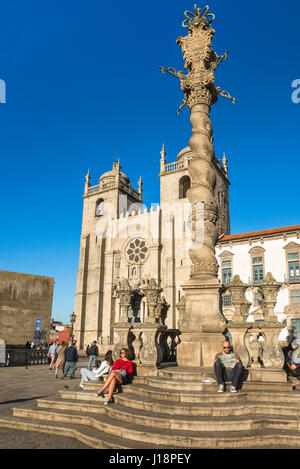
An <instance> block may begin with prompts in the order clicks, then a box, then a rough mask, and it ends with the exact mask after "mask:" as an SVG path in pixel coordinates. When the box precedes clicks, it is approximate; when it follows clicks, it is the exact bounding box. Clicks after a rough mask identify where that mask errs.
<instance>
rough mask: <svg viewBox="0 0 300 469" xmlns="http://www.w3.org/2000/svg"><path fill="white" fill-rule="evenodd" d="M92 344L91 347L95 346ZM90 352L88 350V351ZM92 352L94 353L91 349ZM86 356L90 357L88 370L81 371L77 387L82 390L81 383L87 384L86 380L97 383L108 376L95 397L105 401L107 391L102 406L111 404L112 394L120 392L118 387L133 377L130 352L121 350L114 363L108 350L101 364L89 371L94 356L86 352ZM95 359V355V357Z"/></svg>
mask: <svg viewBox="0 0 300 469" xmlns="http://www.w3.org/2000/svg"><path fill="white" fill-rule="evenodd" d="M95 343H96V342H94V344H92V346H93V345H95ZM89 350H90V349H89ZM92 352H95V350H94V349H93V350H92ZM87 354H88V356H89V357H90V360H89V365H88V368H82V369H81V370H80V371H81V377H82V378H81V382H80V384H79V386H80V387H81V388H83V383H84V382H87V381H88V380H91V381H99V380H101V378H102V377H103V375H108V376H107V378H106V380H105V382H104V384H103V386H102V387H101V389H100V390H99V391H98V392H97V394H96V395H97V396H98V397H101V398H103V399H105V395H104V391H105V390H106V389H108V396H107V398H106V399H105V402H104V404H105V405H108V404H113V403H114V397H113V393H114V392H115V391H116V390H118V391H119V390H120V386H121V385H122V384H127V383H129V382H130V380H131V379H132V377H133V363H132V361H131V360H130V352H129V350H128V349H127V348H122V349H121V350H120V358H119V359H118V360H116V361H115V362H114V360H113V357H112V350H108V351H107V352H106V354H105V357H104V360H103V362H102V363H101V364H100V366H99V367H98V368H96V369H94V370H92V371H91V369H90V367H91V363H92V361H93V360H94V359H95V358H94V357H95V354H94V353H92V354H89V353H88V350H87ZM96 358H97V355H96Z"/></svg>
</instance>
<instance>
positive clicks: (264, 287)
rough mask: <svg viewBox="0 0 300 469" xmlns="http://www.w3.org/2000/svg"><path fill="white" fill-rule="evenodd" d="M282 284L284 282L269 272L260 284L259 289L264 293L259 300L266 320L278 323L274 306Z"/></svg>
mask: <svg viewBox="0 0 300 469" xmlns="http://www.w3.org/2000/svg"><path fill="white" fill-rule="evenodd" d="M281 286H282V283H280V282H276V280H275V279H274V277H273V275H272V274H271V273H270V272H268V273H267V275H266V276H265V279H264V280H263V282H261V283H260V284H259V288H258V291H259V293H260V294H261V295H262V299H261V300H259V304H260V307H261V309H262V312H263V315H264V318H265V321H267V322H271V323H278V319H277V316H276V314H275V313H274V308H275V305H276V302H277V294H278V291H279V290H280V288H281Z"/></svg>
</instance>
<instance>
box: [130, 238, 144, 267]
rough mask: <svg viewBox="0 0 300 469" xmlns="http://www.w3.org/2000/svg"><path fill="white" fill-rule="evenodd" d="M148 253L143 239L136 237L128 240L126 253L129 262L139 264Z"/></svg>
mask: <svg viewBox="0 0 300 469" xmlns="http://www.w3.org/2000/svg"><path fill="white" fill-rule="evenodd" d="M147 254H148V248H147V246H146V243H145V241H143V240H141V239H139V238H137V239H135V240H134V241H132V242H130V243H129V245H128V247H127V249H126V255H127V259H128V260H129V262H130V263H133V262H134V263H135V264H139V263H141V262H144V261H145V259H146V256H147Z"/></svg>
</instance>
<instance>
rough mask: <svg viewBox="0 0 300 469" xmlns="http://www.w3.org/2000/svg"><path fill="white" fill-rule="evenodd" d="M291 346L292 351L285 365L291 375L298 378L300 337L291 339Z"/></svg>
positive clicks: (299, 373) (299, 374) (299, 376)
mask: <svg viewBox="0 0 300 469" xmlns="http://www.w3.org/2000/svg"><path fill="white" fill-rule="evenodd" d="M291 347H292V351H291V352H290V353H291V355H290V360H289V361H288V362H287V365H288V367H289V370H290V373H291V375H292V376H294V377H295V378H298V379H299V380H300V339H295V340H293V342H292V343H291Z"/></svg>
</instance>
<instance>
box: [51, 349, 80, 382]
mask: <svg viewBox="0 0 300 469" xmlns="http://www.w3.org/2000/svg"><path fill="white" fill-rule="evenodd" d="M48 357H49V359H50V364H49V370H55V378H57V377H58V370H59V369H60V368H61V369H62V371H63V375H62V377H61V379H64V378H66V377H67V374H68V373H69V371H70V379H74V378H75V370H76V368H77V362H78V353H77V348H76V342H71V343H70V344H67V343H66V342H62V343H61V344H60V345H58V342H57V340H55V341H54V342H53V343H52V344H51V345H50V347H49V351H48Z"/></svg>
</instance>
